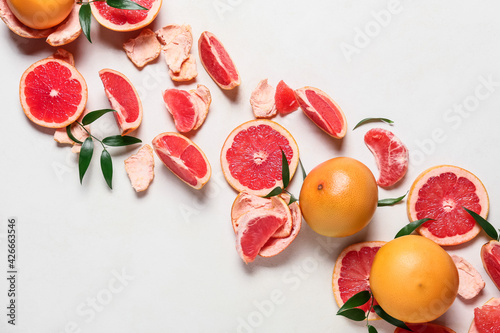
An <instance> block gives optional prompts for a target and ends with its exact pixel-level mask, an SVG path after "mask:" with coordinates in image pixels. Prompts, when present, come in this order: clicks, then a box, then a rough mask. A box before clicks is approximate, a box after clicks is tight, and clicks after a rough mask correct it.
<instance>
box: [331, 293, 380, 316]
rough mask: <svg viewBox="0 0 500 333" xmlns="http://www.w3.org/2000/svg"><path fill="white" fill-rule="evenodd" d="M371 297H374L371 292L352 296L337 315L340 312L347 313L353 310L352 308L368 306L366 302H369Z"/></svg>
mask: <svg viewBox="0 0 500 333" xmlns="http://www.w3.org/2000/svg"><path fill="white" fill-rule="evenodd" d="M371 297H372V295H371V294H370V292H369V291H368V290H363V291H360V292H359V293H357V294H355V295H353V296H351V298H349V299H348V300H347V301H346V302H345V303H344V305H342V307H341V308H340V309H339V311H338V312H337V314H339V312H342V311H345V310H348V309H352V308H356V307H358V306H361V305H363V304H366V302H368V301H369V300H370V298H371Z"/></svg>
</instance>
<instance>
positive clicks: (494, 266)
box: [481, 240, 500, 290]
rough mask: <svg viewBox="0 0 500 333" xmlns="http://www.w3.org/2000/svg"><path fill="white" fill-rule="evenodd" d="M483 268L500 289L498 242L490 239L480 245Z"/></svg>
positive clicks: (499, 245)
mask: <svg viewBox="0 0 500 333" xmlns="http://www.w3.org/2000/svg"><path fill="white" fill-rule="evenodd" d="M481 260H482V262H483V266H484V270H485V271H486V273H488V275H489V276H490V278H491V280H492V281H493V283H494V284H495V286H497V288H498V290H500V242H498V241H496V240H491V241H489V242H488V243H486V244H484V245H483V246H482V247H481Z"/></svg>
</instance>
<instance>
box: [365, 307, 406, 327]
mask: <svg viewBox="0 0 500 333" xmlns="http://www.w3.org/2000/svg"><path fill="white" fill-rule="evenodd" d="M373 310H375V313H376V314H378V315H379V317H380V318H382V319H383V320H385V321H386V322H388V323H389V324H391V325H394V326H397V327H399V328H403V329H405V330H408V331H412V330H411V329H410V328H409V327H408V326H406V324H405V323H404V322H402V321H401V320H399V319H396V318H394V317H392V316H390V315H388V314H387V312H385V311H384V309H382V307H381V306H380V305H374V306H373ZM412 332H413V331H412Z"/></svg>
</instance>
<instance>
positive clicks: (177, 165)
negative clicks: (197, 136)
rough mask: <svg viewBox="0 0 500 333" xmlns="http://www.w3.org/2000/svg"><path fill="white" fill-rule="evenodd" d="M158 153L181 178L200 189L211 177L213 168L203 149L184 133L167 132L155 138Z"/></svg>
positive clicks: (155, 148)
mask: <svg viewBox="0 0 500 333" xmlns="http://www.w3.org/2000/svg"><path fill="white" fill-rule="evenodd" d="M153 148H154V150H155V153H156V155H157V156H158V157H159V158H160V160H161V161H162V162H163V164H165V166H166V167H167V168H168V169H170V171H172V172H173V173H174V174H175V175H176V176H177V177H179V179H181V180H182V181H183V182H185V183H186V184H188V185H189V186H191V187H193V188H195V189H197V190H198V189H200V188H202V187H203V186H204V185H205V184H206V183H207V182H208V180H209V179H210V175H211V173H212V169H211V168H210V163H209V162H208V159H207V157H206V156H205V154H204V153H203V151H202V150H201V149H200V148H199V147H198V146H197V145H196V144H195V143H194V142H193V141H191V140H190V139H188V138H186V137H185V136H184V135H181V134H179V133H174V132H166V133H162V134H159V135H157V136H156V137H155V138H154V139H153Z"/></svg>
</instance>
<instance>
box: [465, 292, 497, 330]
mask: <svg viewBox="0 0 500 333" xmlns="http://www.w3.org/2000/svg"><path fill="white" fill-rule="evenodd" d="M469 333H500V298H492V299H490V300H489V301H488V302H486V303H485V304H484V305H483V306H481V307H477V308H475V309H474V320H473V321H472V324H471V327H470V328H469Z"/></svg>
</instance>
